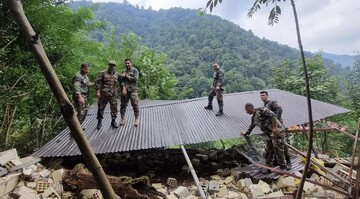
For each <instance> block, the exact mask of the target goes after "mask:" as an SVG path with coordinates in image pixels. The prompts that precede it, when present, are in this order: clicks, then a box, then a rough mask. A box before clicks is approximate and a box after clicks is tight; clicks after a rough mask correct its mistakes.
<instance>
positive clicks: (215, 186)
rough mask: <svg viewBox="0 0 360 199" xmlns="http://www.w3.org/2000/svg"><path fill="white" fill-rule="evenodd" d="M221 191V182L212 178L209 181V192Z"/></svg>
mask: <svg viewBox="0 0 360 199" xmlns="http://www.w3.org/2000/svg"><path fill="white" fill-rule="evenodd" d="M219 191H220V184H219V182H217V181H215V180H211V181H210V182H209V193H210V194H214V193H216V192H219Z"/></svg>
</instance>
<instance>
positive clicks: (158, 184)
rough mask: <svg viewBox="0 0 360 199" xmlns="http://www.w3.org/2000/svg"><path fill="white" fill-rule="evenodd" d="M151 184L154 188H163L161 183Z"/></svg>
mask: <svg viewBox="0 0 360 199" xmlns="http://www.w3.org/2000/svg"><path fill="white" fill-rule="evenodd" d="M151 186H153V187H154V188H155V189H160V188H163V186H162V184H161V183H152V184H151Z"/></svg>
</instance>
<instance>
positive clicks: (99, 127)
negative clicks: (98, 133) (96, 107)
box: [96, 119, 102, 130]
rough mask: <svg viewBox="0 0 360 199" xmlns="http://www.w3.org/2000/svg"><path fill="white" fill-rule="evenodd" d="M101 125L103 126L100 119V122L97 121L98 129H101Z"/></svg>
mask: <svg viewBox="0 0 360 199" xmlns="http://www.w3.org/2000/svg"><path fill="white" fill-rule="evenodd" d="M101 127H102V124H101V119H99V120H98V123H97V126H96V129H97V130H99V129H101Z"/></svg>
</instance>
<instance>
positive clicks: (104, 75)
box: [95, 70, 120, 120]
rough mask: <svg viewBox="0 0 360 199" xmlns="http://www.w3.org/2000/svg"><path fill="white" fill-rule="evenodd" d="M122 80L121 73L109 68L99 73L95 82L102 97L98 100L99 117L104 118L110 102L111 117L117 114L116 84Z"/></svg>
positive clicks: (113, 117)
mask: <svg viewBox="0 0 360 199" xmlns="http://www.w3.org/2000/svg"><path fill="white" fill-rule="evenodd" d="M118 81H120V76H119V74H118V73H117V72H116V71H114V72H110V71H109V70H106V71H102V72H100V74H99V75H98V77H97V79H96V82H95V89H96V90H97V91H100V94H101V96H100V98H99V101H98V112H97V119H98V120H101V119H102V118H103V114H104V109H105V107H106V105H107V103H108V102H109V103H110V111H111V112H110V113H111V118H112V119H115V118H116V115H117V101H116V92H117V88H116V84H117V82H118Z"/></svg>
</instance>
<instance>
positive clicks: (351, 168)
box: [348, 119, 360, 183]
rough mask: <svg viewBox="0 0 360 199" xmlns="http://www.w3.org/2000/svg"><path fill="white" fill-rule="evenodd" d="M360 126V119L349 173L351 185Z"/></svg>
mask: <svg viewBox="0 0 360 199" xmlns="http://www.w3.org/2000/svg"><path fill="white" fill-rule="evenodd" d="M359 125H360V119H359V121H358V128H357V129H356V133H355V141H354V147H353V151H352V155H351V163H350V171H349V179H348V180H349V182H350V183H351V179H352V171H353V165H354V161H355V153H356V148H357V145H358V139H356V138H358V137H359Z"/></svg>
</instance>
